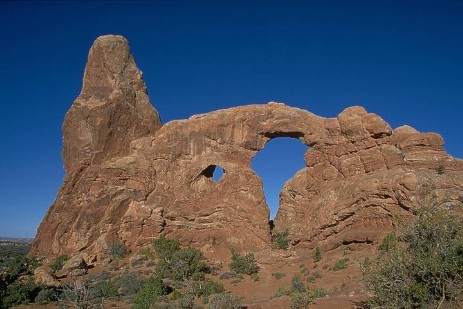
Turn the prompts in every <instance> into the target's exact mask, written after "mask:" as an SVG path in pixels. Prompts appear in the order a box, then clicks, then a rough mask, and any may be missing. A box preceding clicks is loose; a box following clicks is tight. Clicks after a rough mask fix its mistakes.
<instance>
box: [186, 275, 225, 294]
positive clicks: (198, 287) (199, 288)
mask: <svg viewBox="0 0 463 309" xmlns="http://www.w3.org/2000/svg"><path fill="white" fill-rule="evenodd" d="M223 292H225V288H224V287H223V285H222V284H220V283H217V282H214V281H212V280H209V279H206V280H204V281H197V282H195V283H194V284H193V294H194V295H195V296H197V297H209V296H210V295H212V294H218V293H223Z"/></svg>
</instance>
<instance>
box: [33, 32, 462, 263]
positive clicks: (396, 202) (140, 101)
mask: <svg viewBox="0 0 463 309" xmlns="http://www.w3.org/2000/svg"><path fill="white" fill-rule="evenodd" d="M63 131H64V150H63V159H64V162H65V168H66V178H65V181H64V184H63V186H62V188H61V189H60V192H59V193H58V197H57V199H56V201H55V203H54V204H53V206H52V207H51V208H50V210H49V211H48V213H47V215H46V217H45V218H44V220H43V222H42V223H41V225H40V227H39V230H38V233H37V237H36V239H35V242H34V245H33V250H32V254H34V255H38V256H45V257H52V256H57V255H59V254H66V253H67V254H71V253H75V252H82V253H85V254H86V255H87V262H90V263H91V262H93V261H95V260H96V259H99V258H101V257H104V256H105V255H106V254H107V248H108V246H109V245H110V244H111V243H112V242H113V241H114V240H116V239H118V240H121V241H123V242H124V243H125V244H126V245H127V246H128V247H129V248H130V249H132V250H134V249H135V248H137V247H140V246H144V245H148V244H150V243H151V241H152V239H154V238H156V237H158V236H159V235H160V234H164V235H166V236H167V237H172V238H177V239H180V240H182V241H183V242H185V243H189V242H191V243H193V244H194V245H195V246H199V247H201V246H205V245H207V244H210V243H211V242H212V241H213V240H214V241H215V242H216V243H218V244H220V245H223V246H227V247H234V248H236V249H238V250H251V251H256V250H259V249H264V248H268V247H269V246H270V242H271V236H270V234H271V231H270V228H269V222H268V220H269V210H268V207H267V205H266V203H265V199H264V194H263V191H262V182H261V180H260V178H259V177H258V176H257V175H256V174H255V172H254V171H253V170H252V168H251V159H252V158H253V157H254V156H255V155H256V153H257V152H258V151H259V150H261V149H262V148H263V147H264V146H265V144H266V143H267V142H268V141H269V140H271V139H273V138H277V137H292V138H298V139H300V140H301V141H302V142H303V143H304V144H306V145H307V146H308V150H307V152H306V155H305V162H306V165H307V167H306V168H304V169H302V170H300V171H299V172H298V173H297V174H296V175H295V176H294V178H293V179H291V180H289V181H288V182H287V183H286V185H285V186H284V188H283V190H282V192H281V206H280V210H279V212H278V215H277V217H276V219H275V228H276V229H277V230H287V231H288V232H289V235H290V239H291V241H292V243H293V244H294V245H295V247H296V248H306V247H307V248H313V247H315V246H323V247H326V248H330V247H333V246H336V245H337V244H339V243H376V242H377V241H378V240H380V239H381V238H382V236H383V235H384V234H385V233H387V232H388V231H390V230H391V228H392V226H393V225H394V224H395V222H394V218H395V217H397V216H400V217H402V218H404V219H406V218H408V217H409V216H411V215H412V211H413V210H414V209H415V208H417V207H419V206H420V205H422V204H423V203H434V204H438V205H440V204H443V203H445V204H446V205H450V204H460V205H461V204H462V201H463V193H462V192H463V191H462V188H463V173H462V171H463V161H461V160H457V159H454V158H452V157H450V156H448V155H447V154H446V153H445V151H444V149H443V140H442V138H441V137H440V136H439V135H438V134H435V133H419V132H417V131H416V130H414V129H412V128H410V127H401V128H398V129H395V130H393V129H391V127H390V126H389V125H388V124H387V123H385V122H384V121H383V120H382V119H381V118H380V117H379V116H377V115H374V114H370V113H368V112H367V111H365V110H364V109H363V108H361V107H350V108H347V109H346V110H344V111H343V112H342V113H341V114H340V115H339V116H338V117H337V118H323V117H319V116H316V115H314V114H312V113H310V112H308V111H304V110H301V109H297V108H293V107H289V106H286V105H284V104H280V103H269V104H263V105H249V106H242V107H235V108H231V109H227V110H219V111H215V112H211V113H208V114H204V115H196V116H192V117H190V118H189V119H187V120H180V121H172V122H169V123H167V124H164V125H163V126H162V127H161V124H160V121H159V117H158V115H157V113H156V111H155V110H154V109H153V107H152V106H151V104H150V102H149V99H148V97H147V94H146V87H145V84H144V83H143V80H142V76H141V73H140V71H139V70H138V69H137V67H136V65H135V62H134V60H133V58H132V56H131V54H130V51H129V47H128V44H127V41H126V40H125V39H123V38H122V37H118V36H105V37H100V38H98V39H97V40H96V42H95V43H94V45H93V47H92V49H91V50H90V55H89V61H88V65H87V68H86V71H85V77H84V84H83V89H82V93H81V95H80V96H79V97H78V98H77V99H76V101H75V102H74V104H73V105H72V107H71V109H70V111H69V112H68V114H67V115H66V119H65V122H64V126H63ZM276 164H278V162H276ZM217 166H220V167H222V168H223V169H224V171H225V173H224V175H223V177H222V178H221V179H220V180H219V181H215V180H213V179H212V177H211V176H212V173H213V170H214V168H215V167H217ZM440 166H442V167H444V168H445V173H443V174H439V173H438V172H437V171H436V169H437V168H438V167H440Z"/></svg>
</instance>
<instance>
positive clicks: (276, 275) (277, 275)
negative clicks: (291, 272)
mask: <svg viewBox="0 0 463 309" xmlns="http://www.w3.org/2000/svg"><path fill="white" fill-rule="evenodd" d="M272 276H273V277H275V279H277V280H280V279H281V278H283V277H284V276H286V274H284V273H273V274H272Z"/></svg>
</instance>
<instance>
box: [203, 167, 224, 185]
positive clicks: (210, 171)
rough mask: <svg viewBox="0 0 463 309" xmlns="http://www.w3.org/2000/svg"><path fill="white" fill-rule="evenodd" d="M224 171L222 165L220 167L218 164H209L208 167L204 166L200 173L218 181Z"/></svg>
mask: <svg viewBox="0 0 463 309" xmlns="http://www.w3.org/2000/svg"><path fill="white" fill-rule="evenodd" d="M224 173H225V170H224V169H223V167H221V166H220V165H214V164H211V165H209V166H208V167H206V168H205V169H204V170H203V172H202V173H201V174H202V175H204V176H205V177H207V178H211V179H213V180H214V181H216V182H217V181H220V179H221V178H222V176H223V174H224Z"/></svg>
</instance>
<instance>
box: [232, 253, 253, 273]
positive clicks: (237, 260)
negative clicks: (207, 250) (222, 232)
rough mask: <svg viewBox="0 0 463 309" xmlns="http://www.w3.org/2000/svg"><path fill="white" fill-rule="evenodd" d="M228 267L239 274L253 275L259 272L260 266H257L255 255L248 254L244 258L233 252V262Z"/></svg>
mask: <svg viewBox="0 0 463 309" xmlns="http://www.w3.org/2000/svg"><path fill="white" fill-rule="evenodd" d="M228 266H229V267H230V269H231V270H234V271H235V272H237V273H238V274H246V275H251V274H257V273H258V272H259V266H257V262H256V258H255V257H254V254H253V253H246V254H245V255H244V256H241V255H240V254H239V253H237V252H235V251H233V252H232V260H231V262H230V264H229V265H228Z"/></svg>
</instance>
